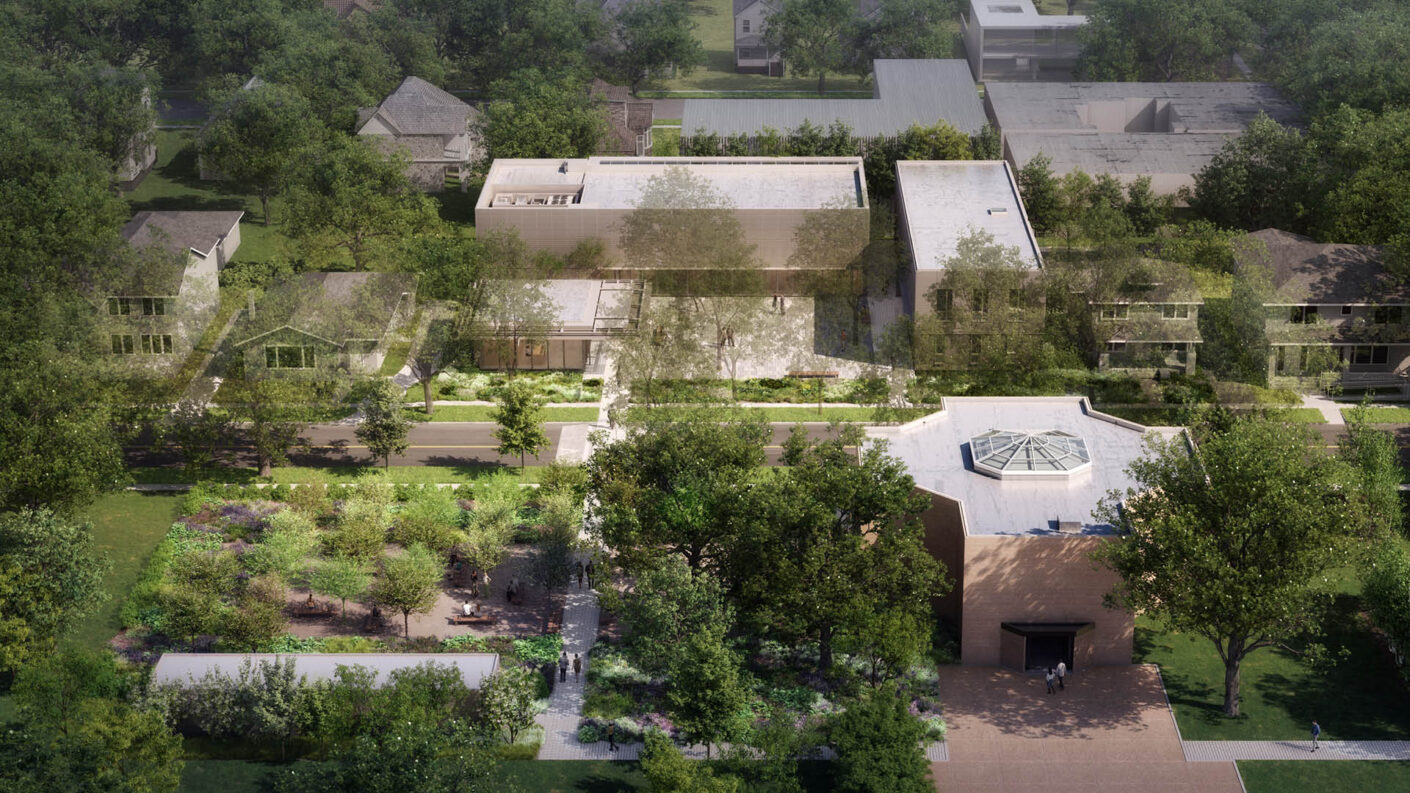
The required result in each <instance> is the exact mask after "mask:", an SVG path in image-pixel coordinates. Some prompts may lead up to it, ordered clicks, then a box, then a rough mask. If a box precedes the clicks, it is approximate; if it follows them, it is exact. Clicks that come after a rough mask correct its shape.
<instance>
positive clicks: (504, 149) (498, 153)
mask: <svg viewBox="0 0 1410 793" xmlns="http://www.w3.org/2000/svg"><path fill="white" fill-rule="evenodd" d="M491 95H492V96H494V99H493V101H491V102H490V103H489V104H487V105H486V106H485V108H484V111H483V112H481V114H480V118H479V120H478V121H477V122H476V127H477V129H478V132H479V135H480V139H481V140H482V141H483V142H484V144H485V149H486V150H487V156H488V157H489V158H490V159H503V158H506V157H552V158H559V157H586V156H588V155H590V154H592V153H594V152H596V151H597V144H598V143H599V142H601V141H602V139H603V137H604V136H605V135H606V134H607V119H606V115H605V114H604V113H603V112H602V109H601V108H599V107H596V106H594V105H593V103H592V100H591V99H590V98H589V96H588V94H587V92H586V91H585V90H583V86H582V85H581V84H580V83H579V82H577V81H576V80H573V79H572V78H570V77H550V76H547V75H546V74H545V73H544V72H543V71H540V70H539V69H524V70H522V71H518V72H515V73H514V74H513V75H511V76H510V77H508V78H506V79H504V80H501V81H500V82H497V83H495V84H494V86H493V87H492V90H491Z"/></svg>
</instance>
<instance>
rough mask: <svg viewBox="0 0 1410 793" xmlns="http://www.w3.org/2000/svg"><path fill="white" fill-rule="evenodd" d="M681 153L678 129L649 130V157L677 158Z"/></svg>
mask: <svg viewBox="0 0 1410 793" xmlns="http://www.w3.org/2000/svg"><path fill="white" fill-rule="evenodd" d="M680 153H681V131H680V130H679V129H661V128H659V127H658V128H656V129H653V130H651V156H653V157H678V156H680Z"/></svg>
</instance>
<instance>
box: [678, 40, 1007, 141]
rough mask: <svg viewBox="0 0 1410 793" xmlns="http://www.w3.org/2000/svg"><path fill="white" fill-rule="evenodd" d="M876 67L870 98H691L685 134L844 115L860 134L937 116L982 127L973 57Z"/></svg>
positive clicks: (746, 131) (966, 127) (881, 134)
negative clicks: (971, 58) (973, 74)
mask: <svg viewBox="0 0 1410 793" xmlns="http://www.w3.org/2000/svg"><path fill="white" fill-rule="evenodd" d="M872 73H873V80H874V82H873V84H872V85H873V87H872V96H871V98H870V99H687V100H685V111H684V116H683V117H682V119H681V134H682V135H683V136H684V137H685V138H690V137H691V136H693V135H696V134H697V133H700V132H704V133H706V134H712V135H719V136H721V137H740V136H743V137H751V136H754V135H758V134H759V133H761V132H763V131H764V130H765V129H766V128H769V129H774V130H777V131H778V132H781V133H786V132H788V131H789V130H795V129H797V128H799V127H801V126H802V125H803V122H805V121H806V122H808V123H811V124H813V125H815V126H820V127H827V126H829V125H831V124H832V123H833V122H837V121H840V122H842V123H843V124H846V125H847V126H848V127H850V128H851V129H852V134H853V135H854V136H856V137H858V138H891V137H895V136H896V135H897V134H899V133H901V132H904V131H905V130H906V129H908V128H910V127H911V126H922V127H929V126H933V125H934V124H935V123H936V122H939V121H944V122H947V123H949V124H950V125H951V126H953V127H954V128H955V129H958V130H959V131H960V132H963V133H965V134H967V135H974V134H976V133H978V132H979V131H980V129H982V128H983V127H984V122H985V118H984V107H983V105H982V104H981V103H980V101H979V92H978V90H977V89H976V88H975V85H974V78H973V77H972V76H971V75H970V71H969V63H968V62H967V61H964V60H959V59H955V60H942V59H905V60H903V59H891V60H878V61H874V62H873V63H872Z"/></svg>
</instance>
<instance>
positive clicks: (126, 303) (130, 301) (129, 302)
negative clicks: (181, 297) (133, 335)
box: [108, 297, 171, 317]
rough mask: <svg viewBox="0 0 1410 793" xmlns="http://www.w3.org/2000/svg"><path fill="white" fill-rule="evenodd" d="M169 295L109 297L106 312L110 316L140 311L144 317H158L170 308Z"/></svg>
mask: <svg viewBox="0 0 1410 793" xmlns="http://www.w3.org/2000/svg"><path fill="white" fill-rule="evenodd" d="M170 304H171V298H169V297H110V298H108V313H109V314H111V315H112V316H115V317H117V316H127V315H129V314H136V313H138V312H139V311H140V312H142V316H144V317H160V316H164V315H165V314H166V313H167V309H169V308H171V305H170Z"/></svg>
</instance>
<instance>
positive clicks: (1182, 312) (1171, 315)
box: [1097, 303, 1190, 320]
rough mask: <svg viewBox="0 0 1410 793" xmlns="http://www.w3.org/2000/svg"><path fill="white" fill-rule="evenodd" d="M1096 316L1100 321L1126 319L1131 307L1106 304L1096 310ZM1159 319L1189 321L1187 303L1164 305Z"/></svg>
mask: <svg viewBox="0 0 1410 793" xmlns="http://www.w3.org/2000/svg"><path fill="white" fill-rule="evenodd" d="M1097 314H1098V316H1100V317H1101V318H1102V319H1111V320H1115V319H1128V318H1129V317H1130V316H1131V306H1130V305H1129V304H1127V303H1107V304H1105V305H1103V306H1101V307H1099V308H1098V310H1097ZM1160 318H1161V319H1189V318H1190V306H1189V304H1188V303H1165V304H1163V305H1161V307H1160Z"/></svg>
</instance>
